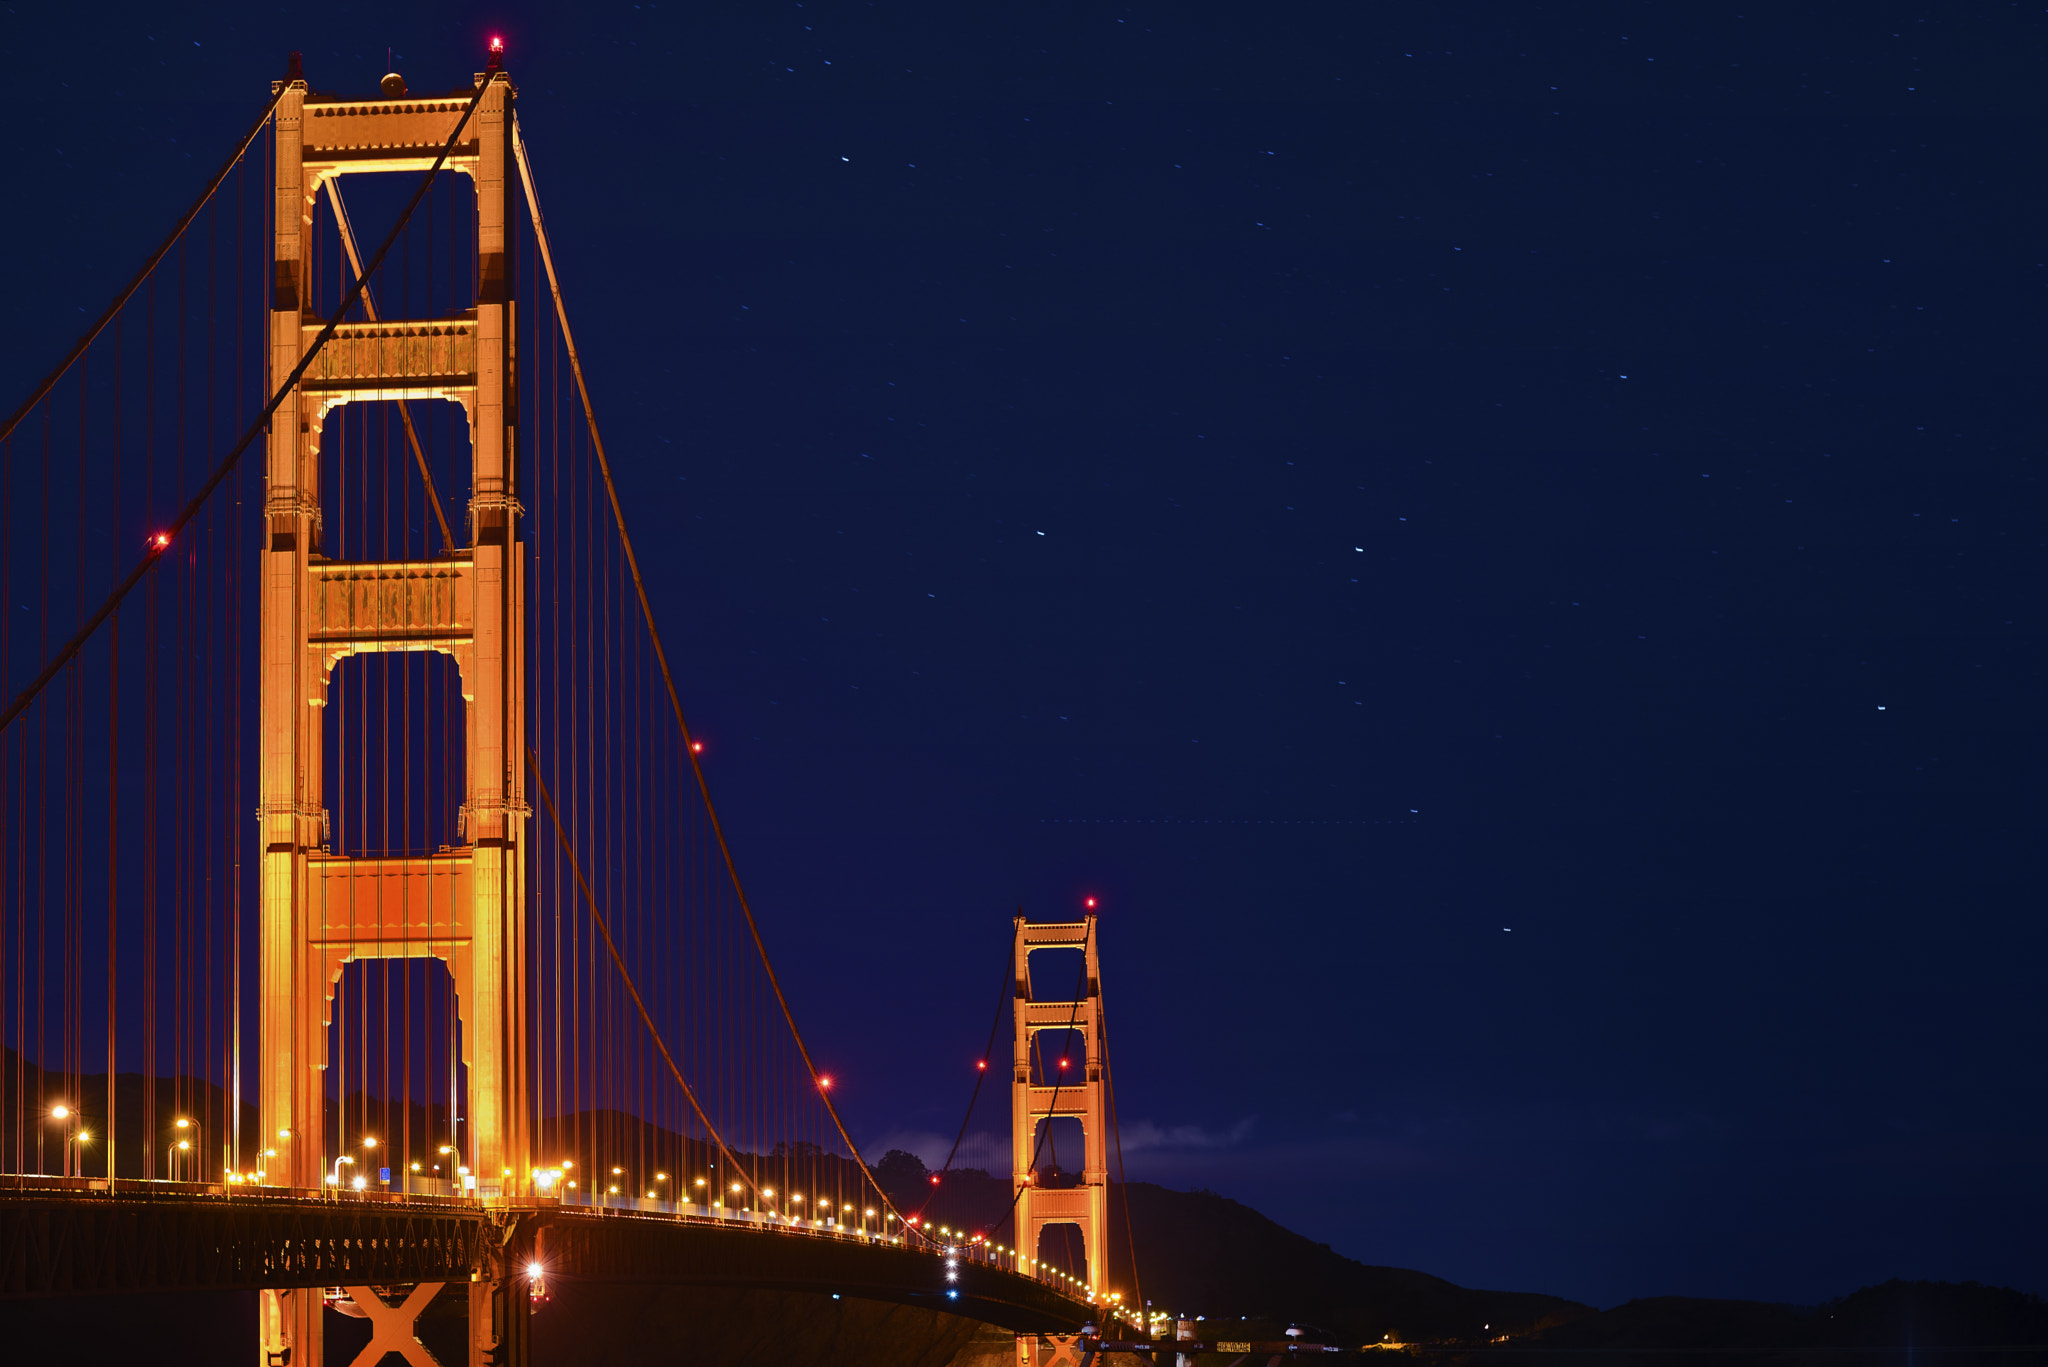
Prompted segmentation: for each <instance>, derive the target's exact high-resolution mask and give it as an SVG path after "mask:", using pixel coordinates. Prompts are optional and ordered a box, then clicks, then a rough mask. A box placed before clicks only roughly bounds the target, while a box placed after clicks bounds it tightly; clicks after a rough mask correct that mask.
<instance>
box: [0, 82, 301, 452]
mask: <svg viewBox="0 0 2048 1367" xmlns="http://www.w3.org/2000/svg"><path fill="white" fill-rule="evenodd" d="M293 55H294V56H296V55H297V54H293ZM290 85H291V82H290V81H280V82H278V86H277V89H276V90H274V91H272V92H271V95H270V103H268V104H266V105H264V106H263V112H262V113H261V114H258V115H257V116H256V122H254V123H252V124H250V125H249V131H248V132H246V133H244V134H242V137H241V140H240V141H238V142H237V143H236V144H235V150H234V151H233V152H230V153H229V154H228V159H227V160H226V161H225V162H223V163H222V164H221V168H220V170H218V171H216V172H214V173H213V179H212V180H209V181H207V182H206V188H205V189H204V190H201V191H200V192H199V198H198V199H196V200H194V201H193V202H192V207H191V208H189V209H187V210H186V211H185V215H184V217H182V218H180V219H179V220H178V226H177V227H175V228H173V229H171V235H170V236H169V237H166V238H165V239H164V240H163V243H162V244H161V245H160V246H158V247H157V249H156V250H155V251H153V252H151V253H150V254H149V259H148V260H147V261H144V262H143V263H142V269H141V270H139V271H137V272H135V278H134V279H133V280H130V281H129V282H128V286H127V288H126V289H123V290H122V291H121V292H120V293H119V294H117V295H115V296H114V302H113V303H111V304H109V305H108V306H107V311H106V312H105V313H102V314H101V315H100V316H99V319H98V321H96V322H95V323H94V324H93V325H92V326H91V327H89V328H87V329H86V330H85V335H84V336H82V337H80V338H79V339H78V343H77V345H75V346H73V347H72V348H71V350H69V351H67V352H65V353H64V359H63V360H61V361H59V362H58V363H57V368H56V369H55V370H53V371H51V372H50V373H49V374H48V375H45V376H44V377H43V382H42V383H41V384H39V385H37V386H36V387H35V390H34V391H33V392H32V393H31V394H30V395H29V396H28V398H27V399H26V400H24V401H23V402H22V405H21V407H19V408H17V409H15V410H14V412H13V414H12V415H11V416H10V417H9V418H8V419H7V421H6V422H5V423H0V441H5V440H7V438H8V437H10V436H12V435H14V429H15V428H16V427H18V426H20V425H21V420H22V419H23V418H25V417H27V416H28V415H29V414H30V413H31V412H32V411H34V409H35V406H36V405H37V404H39V403H41V402H42V401H43V396H44V395H45V394H48V393H49V392H50V391H51V390H52V389H55V388H56V387H57V381H59V380H61V379H63V378H64V375H65V372H66V371H68V370H70V369H71V367H72V366H73V365H74V364H76V363H77V361H78V358H79V357H81V356H83V355H85V351H86V348H87V347H89V346H91V345H92V344H93V340H94V339H95V338H97V337H98V336H99V335H100V333H102V332H104V331H106V327H107V324H109V323H111V322H113V321H114V318H115V316H116V315H118V314H119V313H120V312H121V309H122V307H123V306H124V305H125V304H127V302H128V301H129V300H130V299H131V298H133V297H134V295H135V291H136V290H138V289H140V288H142V282H143V281H145V280H147V279H149V273H150V272H151V271H153V270H155V269H156V268H157V263H158V262H160V261H162V260H163V259H164V256H165V254H166V253H168V252H169V251H170V250H171V248H172V247H174V246H176V245H177V243H178V239H179V238H180V237H183V236H184V235H185V229H187V228H189V227H191V226H192V220H193V219H195V218H197V217H199V211H200V210H201V209H204V208H205V207H206V202H207V201H208V200H210V199H212V198H213V192H214V191H215V190H218V189H219V188H220V185H221V182H222V181H224V180H226V179H227V178H228V172H230V171H232V170H234V169H235V163H236V162H238V161H240V160H241V159H242V154H243V153H245V152H247V151H248V150H249V144H250V143H252V142H254V141H256V135H257V134H259V133H261V132H262V131H263V126H264V125H265V124H267V123H269V122H270V116H271V114H272V113H273V112H275V111H276V109H277V102H278V101H279V100H281V99H283V98H284V92H285V90H286V89H287V88H288V87H289V86H290Z"/></svg>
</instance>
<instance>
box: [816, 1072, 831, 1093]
mask: <svg viewBox="0 0 2048 1367" xmlns="http://www.w3.org/2000/svg"><path fill="white" fill-rule="evenodd" d="M831 1087H832V1075H831V1074H830V1073H820V1074H819V1075H818V1090H819V1091H830V1090H831Z"/></svg>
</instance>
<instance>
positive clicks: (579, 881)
mask: <svg viewBox="0 0 2048 1367" xmlns="http://www.w3.org/2000/svg"><path fill="white" fill-rule="evenodd" d="M526 768H527V772H529V773H531V774H532V775H533V783H534V786H535V787H536V788H538V789H539V790H540V800H541V802H542V804H543V805H545V806H546V807H547V809H548V819H549V820H550V821H552V822H554V825H555V839H556V840H557V841H558V842H560V844H561V847H562V855H563V857H564V858H565V859H567V860H568V861H569V872H570V873H571V874H572V875H574V877H575V879H576V888H577V890H578V891H579V892H581V893H582V894H583V903H584V905H585V906H586V907H588V908H589V909H590V919H591V921H592V922H593V923H594V924H595V925H596V926H597V932H598V934H600V935H602V936H604V947H605V950H606V951H607V952H608V953H609V954H610V955H611V960H612V967H613V968H616V969H617V970H618V972H619V981H621V982H622V983H624V984H625V985H626V991H627V993H628V994H630V995H631V996H632V998H633V1006H634V1008H635V1009H636V1010H638V1011H639V1013H640V1023H641V1024H642V1025H644V1026H646V1027H647V1034H648V1036H649V1037H650V1038H651V1039H653V1041H654V1047H655V1048H657V1049H659V1050H660V1051H661V1058H662V1061H663V1062H664V1063H666V1064H668V1070H669V1072H670V1073H672V1074H674V1075H675V1080H676V1086H678V1087H680V1088H682V1089H683V1096H684V1097H685V1098H686V1099H687V1100H688V1101H689V1103H690V1109H691V1110H693V1111H695V1112H696V1113H697V1119H698V1121H699V1122H700V1123H701V1124H702V1125H703V1126H704V1131H705V1133H707V1134H709V1135H710V1136H711V1142H712V1143H714V1144H716V1145H718V1152H719V1154H720V1155H721V1156H723V1157H724V1159H725V1161H726V1163H727V1164H728V1165H729V1166H730V1167H731V1168H732V1169H733V1171H735V1172H741V1175H742V1176H745V1175H746V1174H745V1173H744V1171H743V1170H742V1169H741V1168H740V1164H739V1160H738V1159H736V1158H734V1157H733V1156H732V1150H731V1149H728V1148H727V1147H726V1146H725V1139H724V1137H723V1136H721V1135H720V1134H719V1133H718V1127H717V1126H716V1125H713V1124H712V1123H711V1117H710V1116H708V1115H706V1114H704V1108H703V1107H702V1106H700V1105H698V1104H697V1094H696V1093H695V1092H694V1091H692V1090H691V1089H690V1083H689V1080H688V1079H687V1078H685V1077H684V1076H683V1070H682V1069H681V1068H678V1067H677V1066H676V1061H675V1057H674V1056H673V1055H671V1054H670V1053H669V1051H668V1044H667V1042H666V1041H664V1040H663V1039H662V1037H661V1031H659V1030H657V1029H656V1028H655V1026H654V1017H653V1016H651V1015H649V1014H648V1012H647V1003H646V1002H644V1001H642V1000H641V999H640V988H639V987H638V986H637V985H636V984H635V983H634V981H633V974H632V972H631V971H630V970H629V969H628V968H627V967H626V960H625V958H624V956H622V955H621V954H620V953H619V947H618V945H617V944H615V943H613V941H612V929H611V926H610V925H609V924H607V923H606V921H605V919H604V913H603V912H601V911H599V910H598V909H597V898H596V897H595V896H593V895H592V894H591V891H590V883H589V881H588V880H586V879H585V878H584V876H583V864H582V861H580V860H579V859H577V858H576V849H575V846H574V845H572V844H571V843H570V841H569V832H568V831H567V830H566V829H564V827H563V826H562V817H561V813H559V812H557V811H556V810H555V798H554V795H553V794H552V793H550V792H549V791H548V784H547V780H546V779H544V778H542V777H541V776H540V758H539V756H537V755H535V754H534V753H533V747H532V746H530V745H529V746H527V747H526ZM747 1181H748V1185H750V1186H751V1185H752V1184H753V1179H752V1178H751V1177H748V1178H747Z"/></svg>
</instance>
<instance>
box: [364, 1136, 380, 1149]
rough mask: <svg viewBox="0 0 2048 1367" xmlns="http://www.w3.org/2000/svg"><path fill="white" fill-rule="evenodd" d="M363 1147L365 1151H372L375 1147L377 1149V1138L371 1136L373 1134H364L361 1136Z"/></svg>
mask: <svg viewBox="0 0 2048 1367" xmlns="http://www.w3.org/2000/svg"><path fill="white" fill-rule="evenodd" d="M363 1147H364V1148H366V1149H374V1148H376V1147H377V1136H375V1135H373V1134H366V1135H364V1136H363Z"/></svg>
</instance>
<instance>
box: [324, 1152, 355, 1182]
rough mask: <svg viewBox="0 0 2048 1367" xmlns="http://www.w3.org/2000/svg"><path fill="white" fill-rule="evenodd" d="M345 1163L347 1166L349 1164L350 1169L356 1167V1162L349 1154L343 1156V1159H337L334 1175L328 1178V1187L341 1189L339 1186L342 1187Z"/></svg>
mask: <svg viewBox="0 0 2048 1367" xmlns="http://www.w3.org/2000/svg"><path fill="white" fill-rule="evenodd" d="M343 1163H346V1164H348V1165H349V1166H350V1167H354V1166H355V1163H356V1160H355V1159H353V1158H350V1157H349V1156H348V1155H347V1154H343V1155H342V1156H341V1157H339V1158H337V1159H335V1160H334V1171H333V1173H332V1174H330V1175H329V1177H328V1179H327V1185H328V1186H330V1187H339V1186H340V1185H341V1165H342V1164H343Z"/></svg>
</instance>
